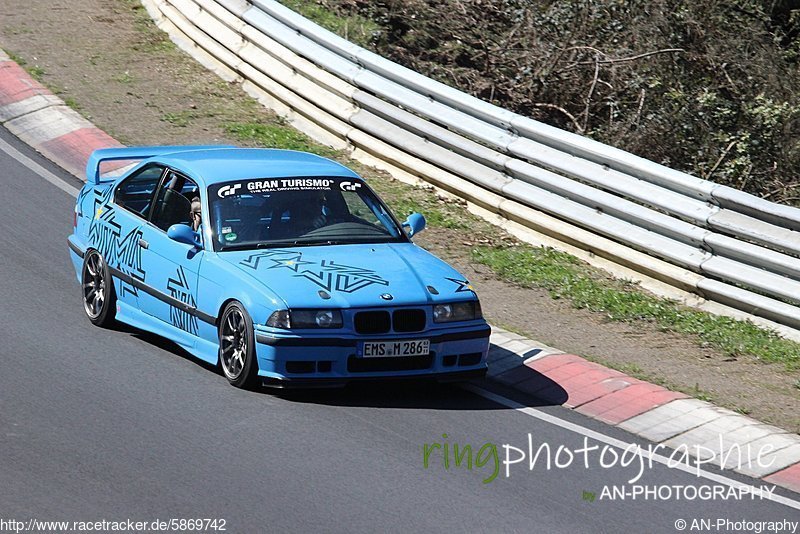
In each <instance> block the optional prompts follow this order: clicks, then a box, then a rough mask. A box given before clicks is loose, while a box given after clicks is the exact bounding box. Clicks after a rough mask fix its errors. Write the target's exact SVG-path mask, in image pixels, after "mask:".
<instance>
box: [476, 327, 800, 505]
mask: <svg viewBox="0 0 800 534" xmlns="http://www.w3.org/2000/svg"><path fill="white" fill-rule="evenodd" d="M491 341H492V347H491V349H490V351H489V373H488V376H489V379H490V380H494V381H496V382H499V383H501V384H503V385H505V386H509V387H511V388H513V389H515V390H517V391H520V392H523V393H526V394H529V395H531V396H532V397H534V398H535V399H537V400H538V401H540V402H544V403H547V404H554V403H557V404H562V405H563V406H565V407H567V408H571V409H573V410H575V411H576V412H580V413H582V414H584V415H587V416H589V417H591V418H593V419H597V420H599V421H602V422H604V423H607V424H610V425H614V426H617V427H619V428H622V429H624V430H627V431H628V432H631V433H633V434H636V435H637V436H641V437H642V438H645V439H647V440H648V441H652V442H655V443H658V444H663V445H664V446H665V447H668V448H670V449H679V448H680V449H681V450H687V451H688V452H689V453H691V454H695V453H697V452H699V453H700V456H702V457H703V460H707V459H709V458H711V457H712V455H713V457H714V458H716V459H717V460H716V462H712V463H716V465H719V464H720V461H721V460H722V466H723V467H724V468H725V469H731V470H733V471H736V472H738V473H742V474H744V475H748V476H751V477H755V478H760V479H763V480H764V481H766V482H768V483H771V484H777V485H779V486H783V487H785V488H788V489H790V490H792V491H795V492H798V493H800V436H798V435H797V434H792V433H790V432H788V431H786V430H783V429H781V428H778V427H776V426H772V425H766V424H764V423H762V422H760V421H757V420H755V419H752V418H750V417H746V416H744V415H740V414H738V413H736V412H733V411H731V410H727V409H725V408H719V407H717V406H714V405H713V404H711V403H708V402H704V401H701V400H697V399H692V398H689V397H688V396H686V395H684V394H683V393H677V392H675V391H670V390H668V389H666V388H663V387H661V386H657V385H655V384H650V383H648V382H644V381H642V380H639V379H637V378H633V377H630V376H627V375H626V374H624V373H621V372H619V371H615V370H613V369H608V368H606V367H603V366H602V365H599V364H597V363H594V362H590V361H588V360H586V359H584V358H581V357H580V356H575V355H574V354H565V353H563V352H561V351H559V350H557V349H553V348H551V347H547V346H545V345H542V344H541V343H537V342H535V341H533V340H530V339H527V338H524V337H522V336H520V335H518V334H514V333H512V332H508V331H505V330H502V329H500V328H497V327H492V338H491ZM684 447H685V449H684Z"/></svg>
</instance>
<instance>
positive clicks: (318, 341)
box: [256, 328, 492, 347]
mask: <svg viewBox="0 0 800 534" xmlns="http://www.w3.org/2000/svg"><path fill="white" fill-rule="evenodd" d="M491 333H492V329H491V328H481V329H480V330H469V331H467V332H454V333H452V334H440V335H438V336H431V337H430V340H431V344H436V343H445V342H448V341H463V340H466V339H483V338H487V339H488V338H489V336H490V335H491ZM416 337H421V338H422V337H425V334H424V333H423V332H409V333H408V336H407V338H403V339H414V338H416ZM371 339H372V338H364V339H341V338H338V337H331V338H327V337H317V338H314V337H310V338H301V337H271V336H268V335H266V334H261V333H257V334H256V342H258V343H261V344H264V345H272V346H273V347H355V346H356V345H357V344H358V342H359V341H369V340H371ZM374 339H376V340H381V341H384V339H383V338H378V337H376V338H374Z"/></svg>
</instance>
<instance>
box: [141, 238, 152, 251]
mask: <svg viewBox="0 0 800 534" xmlns="http://www.w3.org/2000/svg"><path fill="white" fill-rule="evenodd" d="M139 246H140V247H142V248H145V249H147V248H150V243H148V242H147V241H145V240H144V239H140V240H139Z"/></svg>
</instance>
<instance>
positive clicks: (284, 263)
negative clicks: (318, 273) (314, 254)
mask: <svg viewBox="0 0 800 534" xmlns="http://www.w3.org/2000/svg"><path fill="white" fill-rule="evenodd" d="M302 257H303V255H302V254H295V255H294V256H290V257H288V258H278V259H275V258H270V259H271V260H272V261H273V262H275V265H270V266H269V267H268V268H269V269H278V268H280V267H284V268H286V269H291V270H292V271H294V272H297V269H298V268H299V267H300V266H301V265H313V263H314V262H311V261H303V260H302V259H301V258H302Z"/></svg>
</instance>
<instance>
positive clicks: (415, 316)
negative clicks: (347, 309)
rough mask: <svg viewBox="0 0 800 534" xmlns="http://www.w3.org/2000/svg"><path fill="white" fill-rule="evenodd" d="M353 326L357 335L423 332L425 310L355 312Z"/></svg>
mask: <svg viewBox="0 0 800 534" xmlns="http://www.w3.org/2000/svg"><path fill="white" fill-rule="evenodd" d="M353 322H354V326H355V329H356V332H357V333H359V334H385V333H387V332H389V330H394V331H395V332H421V331H423V330H425V322H426V317H425V310H419V309H412V310H395V311H394V313H392V314H391V315H390V314H389V312H388V311H383V310H380V311H364V312H357V313H356V314H355V317H354V320H353Z"/></svg>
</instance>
